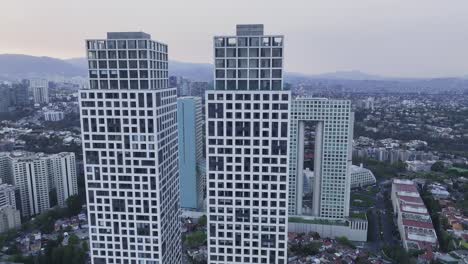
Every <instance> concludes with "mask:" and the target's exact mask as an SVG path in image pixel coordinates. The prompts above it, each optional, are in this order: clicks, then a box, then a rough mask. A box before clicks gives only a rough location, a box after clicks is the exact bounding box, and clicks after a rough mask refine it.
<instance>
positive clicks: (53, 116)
mask: <svg viewBox="0 0 468 264" xmlns="http://www.w3.org/2000/svg"><path fill="white" fill-rule="evenodd" d="M64 116H65V115H64V114H63V112H62V111H46V112H44V120H45V121H48V122H57V121H61V120H63V118H64Z"/></svg>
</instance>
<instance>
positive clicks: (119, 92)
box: [80, 32, 181, 264]
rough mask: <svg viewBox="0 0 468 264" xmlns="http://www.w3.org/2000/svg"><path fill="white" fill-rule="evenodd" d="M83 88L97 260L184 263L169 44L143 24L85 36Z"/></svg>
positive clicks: (83, 121) (85, 148) (91, 219)
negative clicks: (100, 36)
mask: <svg viewBox="0 0 468 264" xmlns="http://www.w3.org/2000/svg"><path fill="white" fill-rule="evenodd" d="M86 48H87V56H88V64H89V79H90V89H86V90H82V91H81V92H80V106H81V125H82V139H83V153H84V158H85V161H84V166H85V175H86V186H87V202H88V217H89V228H90V252H91V260H92V262H93V263H94V264H101V263H132V264H133V263H138V264H140V263H141V264H162V263H164V264H165V263H175V264H177V263H181V245H180V222H179V214H180V210H179V207H180V206H179V178H178V176H179V171H178V164H177V163H178V154H177V153H178V150H177V147H178V143H177V109H176V108H177V104H176V89H172V88H168V71H167V68H168V59H167V45H165V44H162V43H159V42H156V41H153V40H151V36H150V35H149V34H146V33H143V32H114V33H108V34H107V39H102V40H88V41H86Z"/></svg>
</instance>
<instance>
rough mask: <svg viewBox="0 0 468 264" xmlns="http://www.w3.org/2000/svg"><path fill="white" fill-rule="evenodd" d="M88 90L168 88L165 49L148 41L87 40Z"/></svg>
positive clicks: (163, 45) (161, 45) (165, 47)
mask: <svg viewBox="0 0 468 264" xmlns="http://www.w3.org/2000/svg"><path fill="white" fill-rule="evenodd" d="M86 48H87V57H88V68H89V73H88V74H89V80H90V88H91V89H134V90H145V89H162V88H167V87H168V62H167V61H168V58H167V45H165V44H161V43H158V42H155V41H152V40H149V39H120V40H119V39H109V40H87V41H86Z"/></svg>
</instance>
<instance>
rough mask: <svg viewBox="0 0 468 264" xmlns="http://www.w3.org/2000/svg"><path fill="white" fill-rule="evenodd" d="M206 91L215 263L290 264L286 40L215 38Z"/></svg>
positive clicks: (240, 30) (246, 32)
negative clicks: (284, 81) (209, 87)
mask: <svg viewBox="0 0 468 264" xmlns="http://www.w3.org/2000/svg"><path fill="white" fill-rule="evenodd" d="M214 54H215V90H214V91H207V92H206V150H207V213H208V263H210V264H221V263H223V264H227V263H246V264H247V263H269V264H273V263H275V264H286V263H287V222H288V221H287V220H288V219H287V193H288V181H287V176H288V145H289V138H288V133H289V103H290V99H291V94H290V92H289V91H284V90H283V87H282V65H283V63H282V62H283V36H278V35H275V36H273V35H264V34H263V25H238V26H237V35H235V36H218V37H215V38H214Z"/></svg>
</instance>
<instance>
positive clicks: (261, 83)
mask: <svg viewBox="0 0 468 264" xmlns="http://www.w3.org/2000/svg"><path fill="white" fill-rule="evenodd" d="M214 54H215V61H214V63H215V90H281V89H282V87H283V83H282V78H283V37H282V36H232V37H215V38H214Z"/></svg>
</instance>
